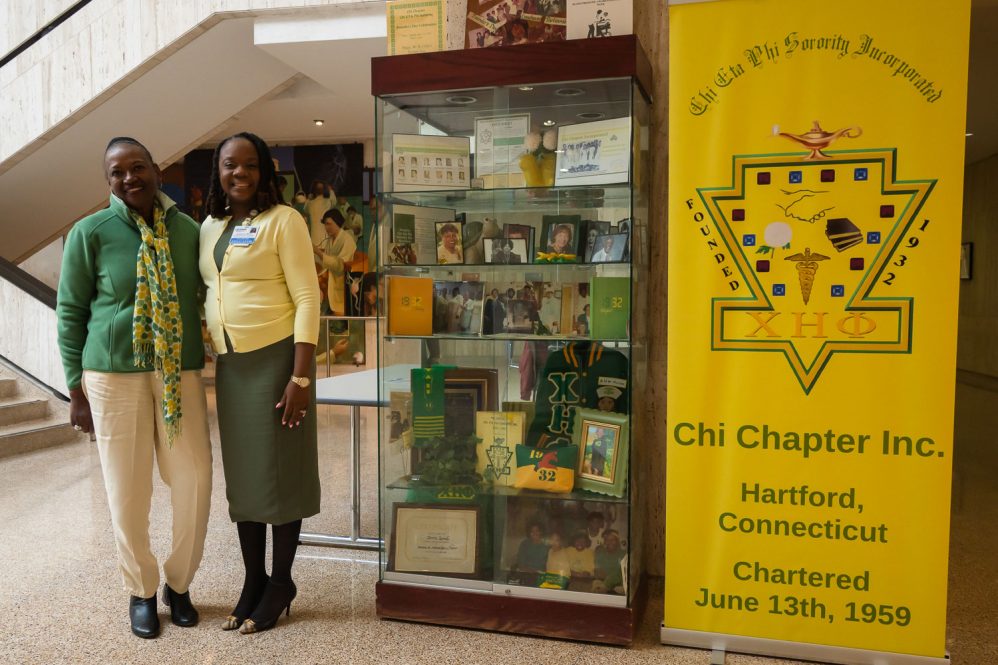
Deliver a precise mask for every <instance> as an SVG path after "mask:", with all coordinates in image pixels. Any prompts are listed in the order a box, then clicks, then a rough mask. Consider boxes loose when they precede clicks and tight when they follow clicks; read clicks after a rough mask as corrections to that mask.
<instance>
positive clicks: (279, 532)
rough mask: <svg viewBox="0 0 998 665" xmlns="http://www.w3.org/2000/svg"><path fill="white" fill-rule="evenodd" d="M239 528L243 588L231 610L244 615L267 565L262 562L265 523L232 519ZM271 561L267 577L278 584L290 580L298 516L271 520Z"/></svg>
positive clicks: (256, 597)
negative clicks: (278, 521) (286, 521)
mask: <svg viewBox="0 0 998 665" xmlns="http://www.w3.org/2000/svg"><path fill="white" fill-rule="evenodd" d="M236 529H237V530H238V531H239V547H240V548H241V549H242V552H243V565H244V566H245V567H246V579H245V580H244V581H243V592H242V595H241V596H240V597H239V604H238V605H237V606H236V610H235V612H234V614H235V615H236V616H239V617H242V618H245V617H247V616H249V615H250V613H251V612H252V611H253V609H254V608H255V607H256V604H257V602H259V600H260V597H261V596H262V595H263V590H264V587H266V586H267V568H266V566H265V565H264V562H265V559H266V553H267V525H266V524H264V523H262V522H236ZM272 530H273V535H274V561H273V566H272V567H271V574H270V579H272V580H274V582H277V583H279V584H288V583H290V582H291V564H293V563H294V560H295V552H296V551H297V550H298V536H299V535H300V534H301V520H295V521H294V522H288V523H287V524H275V525H273V527H272Z"/></svg>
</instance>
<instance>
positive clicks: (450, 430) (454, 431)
mask: <svg viewBox="0 0 998 665" xmlns="http://www.w3.org/2000/svg"><path fill="white" fill-rule="evenodd" d="M498 410H499V372H498V371H497V370H495V369H489V368H477V367H459V368H455V369H449V370H447V371H446V372H445V373H444V431H445V432H446V433H447V434H448V435H455V436H474V434H475V418H476V415H475V414H477V413H478V412H479V411H498Z"/></svg>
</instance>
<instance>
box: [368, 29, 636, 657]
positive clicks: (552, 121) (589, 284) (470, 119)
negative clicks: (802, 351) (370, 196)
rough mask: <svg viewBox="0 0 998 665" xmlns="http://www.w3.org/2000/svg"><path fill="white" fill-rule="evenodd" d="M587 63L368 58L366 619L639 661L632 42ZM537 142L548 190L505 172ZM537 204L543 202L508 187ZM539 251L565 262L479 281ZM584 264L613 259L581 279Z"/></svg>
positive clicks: (508, 52)
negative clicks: (371, 483)
mask: <svg viewBox="0 0 998 665" xmlns="http://www.w3.org/2000/svg"><path fill="white" fill-rule="evenodd" d="M599 47H600V48H599V49H594V48H593V43H592V42H587V41H584V40H576V41H568V42H559V43H545V44H534V45H521V46H516V47H515V48H497V49H477V50H469V51H457V52H441V53H428V54H416V55H409V56H393V57H389V58H375V59H374V62H373V65H372V79H373V81H372V90H373V92H374V94H375V95H376V96H377V100H376V107H375V122H376V132H375V154H376V160H377V171H378V175H379V178H380V183H381V186H382V191H381V192H380V193H379V194H378V206H379V213H380V220H379V223H378V225H377V238H376V247H377V257H378V271H379V278H380V279H379V280H378V281H379V284H381V285H383V287H384V293H385V308H386V316H385V320H384V321H383V322H381V321H379V346H378V354H379V367H381V368H384V369H383V370H380V371H381V372H382V376H381V378H380V379H379V381H378V385H379V396H378V402H379V403H380V404H381V405H383V406H382V408H381V414H380V418H379V426H378V431H379V453H378V464H379V479H380V480H379V482H380V483H381V485H380V497H379V499H380V510H381V519H380V524H381V538H382V540H383V542H384V543H385V544H386V549H385V551H384V552H383V554H382V557H381V560H380V562H379V563H380V581H379V582H378V586H377V610H378V615H379V616H381V617H385V618H395V619H404V620H410V621H424V622H428V623H436V624H444V625H453V626H462V627H468V628H480V629H487V630H500V631H507V632H515V633H524V634H531V635H543V636H549V637H557V638H567V639H576V640H586V641H592V642H602V643H609V644H629V643H630V641H631V639H632V638H633V634H634V624H635V619H636V607H637V606H638V603H639V602H640V596H639V594H640V591H641V584H640V582H641V566H640V563H641V562H640V558H641V557H640V555H639V552H640V548H639V543H640V538H641V534H640V528H639V520H637V519H635V515H634V506H635V502H636V500H637V497H638V494H639V490H640V488H638V487H636V486H635V485H634V483H633V482H632V480H633V477H634V474H633V464H632V462H631V460H632V452H631V451H633V450H634V448H635V447H636V446H639V445H642V442H641V441H640V440H636V439H635V431H634V429H633V427H632V420H633V418H632V415H633V412H634V402H635V401H636V400H637V399H639V395H640V394H641V392H642V391H643V390H644V389H645V384H644V376H645V375H646V365H647V358H646V354H647V335H646V329H647V308H646V302H645V297H646V292H647V289H646V288H645V285H646V283H647V272H648V260H649V252H648V238H649V232H648V224H649V218H648V206H649V199H650V196H649V177H648V166H649V164H650V161H651V157H650V154H649V141H650V117H651V113H650V97H649V95H648V94H647V91H648V90H650V81H651V77H650V67H648V61H647V58H646V57H645V56H644V53H643V51H642V50H641V48H640V45H639V44H638V43H637V40H636V38H635V37H634V36H632V35H627V36H623V37H613V38H608V39H603V40H600V42H599ZM476 63H477V64H476ZM504 123H510V125H511V126H515V127H516V128H517V129H516V131H518V132H520V133H519V134H510V135H504V136H503V137H502V138H503V141H504V142H503V143H493V144H492V145H493V149H491V152H490V149H489V148H486V147H483V146H484V145H485V144H486V143H487V142H488V141H491V140H492V138H496V137H497V134H495V133H493V134H490V137H491V138H485V137H486V134H485V133H482V131H483V127H484V128H486V131H489V132H502V131H505V130H504V129H503V127H505V126H506V125H504ZM586 123H601V124H594V125H593V126H590V127H586V126H585V125H586ZM552 127H553V128H554V129H552ZM538 130H539V131H553V132H556V133H557V135H558V136H557V141H556V142H555V144H554V145H553V146H552V145H551V144H550V141H549V142H548V143H549V145H548V147H547V148H546V150H547V152H544V154H543V155H541V154H540V149H539V148H537V150H538V151H539V152H538V153H537V154H536V155H534V158H535V160H536V164H537V165H538V169H539V168H540V165H541V164H542V162H543V164H546V168H547V171H546V172H545V174H544V178H535V177H534V176H536V175H537V174H536V173H525V172H524V171H523V169H526V170H527V171H528V172H529V171H531V170H532V169H531V166H532V165H531V164H530V162H528V161H523V162H522V166H521V161H520V157H522V156H523V151H524V150H525V149H526V148H525V147H524V146H526V145H527V144H528V143H530V141H527V140H526V139H528V138H530V139H531V140H532V138H533V135H532V134H531V133H530V132H533V131H538ZM587 132H588V134H587ZM580 137H582V138H580ZM592 137H595V139H594V138H592ZM562 139H564V141H562ZM593 140H599V141H602V143H601V144H600V145H602V146H606V150H605V151H604V152H602V153H601V152H600V150H602V148H599V147H598V146H596V144H595V143H592V141H593ZM573 141H574V143H573ZM496 146H505V147H506V148H508V150H506V152H504V153H503V155H502V156H497V152H499V151H500V150H499V149H498V148H496ZM542 157H544V159H542ZM552 160H554V164H553V166H554V167H555V170H554V171H553V172H552V171H551V169H550V167H551V166H552ZM573 160H575V161H573ZM601 160H602V161H601ZM559 168H560V169H562V170H559ZM437 169H439V173H438V172H437ZM552 173H555V174H558V175H560V176H561V177H558V178H557V180H554V177H553V176H552V175H551V174H552ZM564 173H568V174H570V175H568V176H565V175H561V174H564ZM441 174H442V175H441ZM528 175H530V176H531V177H530V178H528V177H527V176H528ZM573 177H574V178H576V179H575V180H571V178H573ZM545 178H547V180H545ZM451 180H453V181H455V182H463V183H465V184H467V183H470V182H471V181H472V180H474V181H475V185H476V188H474V189H471V188H452V186H451V184H450V182H451ZM545 181H546V182H548V183H549V184H550V182H552V181H555V182H558V183H559V185H558V186H547V187H536V186H518V185H523V184H525V183H530V184H536V183H539V182H545ZM569 182H571V183H572V184H566V183H569ZM479 184H481V185H484V186H485V187H487V188H481V189H479V188H477V185H479ZM402 190H412V191H402ZM462 223H463V226H462ZM448 225H451V226H452V227H456V228H450V227H448ZM566 226H567V227H569V228H568V229H565V228H564V227H566ZM525 227H529V228H525ZM507 234H508V235H507ZM559 236H561V237H560V238H559ZM601 236H604V239H603V240H600V237H601ZM609 236H613V237H612V238H610V237H609ZM455 237H456V238H457V239H459V241H460V249H458V245H457V244H456V243H455ZM499 238H509V239H514V240H518V241H520V242H518V243H510V244H509V245H508V246H496V245H495V244H494V243H491V242H488V241H490V240H495V239H499ZM566 238H567V240H566ZM521 242H522V243H523V244H520V243H521ZM489 247H491V250H490V251H491V252H492V253H491V254H487V253H486V252H487V251H489V250H487V248H489ZM554 247H567V248H571V250H570V251H561V252H560V253H561V254H563V255H570V254H573V253H575V254H580V255H581V256H579V257H578V259H579V262H571V263H569V262H565V263H544V262H542V263H523V262H521V263H502V262H497V263H486V257H488V258H489V260H490V261H502V260H517V259H520V260H523V259H527V260H529V259H535V258H536V257H537V255H538V253H539V250H540V251H542V252H543V251H546V250H547V249H548V248H554ZM597 247H599V248H600V249H602V254H601V255H600V258H608V259H613V260H612V261H610V260H608V261H605V262H604V261H596V262H583V260H584V259H585V258H587V256H586V254H589V256H590V257H591V256H593V255H595V252H596V248H597ZM611 250H613V251H611ZM552 251H553V250H552ZM511 257H512V258H511ZM389 259H390V260H392V261H397V262H405V261H413V263H415V264H399V263H393V264H388V263H387V261H388V260H389ZM434 259H436V260H437V261H438V262H434ZM449 261H454V262H453V263H451V262H449ZM419 262H421V263H419ZM523 330H550V331H552V332H555V333H556V334H552V335H539V334H533V333H524V332H518V331H523ZM399 333H404V334H399ZM482 342H485V343H484V344H483V343H482ZM488 342H492V343H491V344H490V343H488ZM400 368H402V369H400ZM385 377H390V379H391V380H388V379H386V378H385ZM414 449H415V450H416V451H418V454H414V452H413V450H414ZM427 462H430V463H432V466H425V464H426V463H427ZM472 467H473V468H472ZM413 473H416V474H423V478H432V479H433V480H434V481H436V480H438V479H441V478H453V479H455V480H456V479H458V478H469V477H476V478H481V479H483V480H482V481H480V482H477V483H473V484H464V485H462V484H460V483H453V484H446V483H441V484H436V485H431V484H427V483H425V482H422V481H420V480H419V479H415V480H414V478H413V475H412V474H413ZM493 481H495V482H493ZM506 481H510V483H511V484H512V483H515V484H517V485H521V487H519V488H517V487H512V486H509V485H506V484H501V483H505V482H506ZM549 483H551V484H549ZM548 489H552V490H555V489H556V490H558V491H545V490H548ZM593 489H598V490H600V491H599V492H595V491H592V490H593ZM603 491H606V492H607V493H606V494H603V493H602V492H603ZM617 495H619V496H617Z"/></svg>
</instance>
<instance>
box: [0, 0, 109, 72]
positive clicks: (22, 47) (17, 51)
mask: <svg viewBox="0 0 998 665" xmlns="http://www.w3.org/2000/svg"><path fill="white" fill-rule="evenodd" d="M89 4H90V0H80V2H77V3H76V4H75V5H73V6H72V7H70V8H69V9H67V10H66V11H64V12H63V13H61V14H59V15H58V16H56V17H55V18H54V19H52V20H51V21H49V22H48V23H46V24H45V25H43V26H42V27H41V28H40V29H39V30H38V31H37V32H36V33H34V34H33V35H31V36H30V37H28V38H27V39H25V40H24V41H23V42H21V43H20V44H18V45H17V46H16V47H14V50H12V51H10V52H8V53H7V54H6V55H5V56H3V58H0V67H4V66H6V65H7V64H8V63H10V62H11V61H13V60H14V58H16V57H17V56H19V55H21V54H22V53H24V52H25V51H27V50H28V49H29V48H31V47H32V46H34V45H35V44H37V43H38V42H39V41H41V39H42V37H44V36H45V35H47V34H48V33H50V32H52V31H53V30H55V29H56V28H57V27H59V26H60V25H61V24H62V23H64V22H66V20H67V19H69V18H70V17H71V16H73V14H75V13H76V12H78V11H80V10H81V9H83V8H84V7H86V6H87V5H89Z"/></svg>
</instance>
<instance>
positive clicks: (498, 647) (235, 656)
mask: <svg viewBox="0 0 998 665" xmlns="http://www.w3.org/2000/svg"><path fill="white" fill-rule="evenodd" d="M957 396H958V408H957V423H958V424H957V440H958V447H957V453H958V454H957V455H956V473H955V476H954V502H953V506H954V507H953V527H952V545H951V562H950V598H949V626H948V635H949V640H948V646H949V649H950V651H951V654H952V657H953V662H954V663H973V664H975V665H986V664H989V663H991V664H994V663H998V558H996V555H995V554H996V547H995V544H996V542H998V480H996V479H998V452H996V450H995V446H994V443H995V440H994V436H993V433H994V432H995V431H998V393H993V392H987V391H982V390H978V389H975V388H970V387H967V386H960V387H959V388H958V392H957ZM367 418H369V419H370V420H366V421H365V441H366V442H373V441H374V440H375V439H374V438H372V436H373V427H374V423H373V415H369V416H367ZM346 419H347V412H346V409H342V408H335V407H326V408H324V409H323V414H322V427H323V432H324V436H323V437H322V439H323V448H322V451H321V453H320V454H321V459H322V464H323V472H322V473H323V481H324V486H323V491H324V503H323V506H324V510H323V514H322V515H321V516H319V517H316V518H313V519H311V520H309V521H308V524H307V525H306V528H308V529H311V530H313V531H324V532H332V533H339V534H343V533H346V532H347V528H348V524H349V521H348V519H349V518H348V515H347V505H348V503H347V501H346V498H347V496H348V495H347V490H346V481H345V478H346V476H345V474H346V469H347V467H346V465H345V463H344V460H345V454H346V451H347V449H346V446H347V439H346V436H345V435H343V436H337V435H335V434H334V433H335V432H345V431H346V423H347V420H346ZM215 450H216V455H215V493H214V496H213V499H212V513H211V523H210V526H209V533H208V541H207V545H206V551H205V557H204V562H203V565H202V567H201V570H200V572H199V573H198V577H197V579H196V580H195V582H194V585H193V587H192V595H193V597H194V600H195V602H196V603H197V605H198V606H199V608H200V609H201V613H202V618H203V621H202V623H201V625H199V626H198V627H196V628H190V629H181V628H176V627H174V626H173V625H171V624H169V622H168V621H165V622H164V629H163V633H162V635H161V636H160V638H159V639H157V640H140V639H137V638H135V637H133V636H132V635H131V634H130V633H129V631H128V619H127V610H126V606H127V598H126V597H125V596H124V594H123V592H122V591H121V590H120V579H119V575H118V572H117V567H116V563H115V554H114V546H113V543H112V540H111V528H110V520H109V517H108V511H107V503H106V499H105V495H104V487H103V482H102V479H101V473H100V465H99V462H98V459H97V454H96V451H95V450H94V449H93V447H92V446H90V445H87V444H73V445H71V446H66V447H62V448H54V449H49V450H43V451H38V452H35V453H30V454H26V455H21V456H17V457H13V458H8V459H5V460H3V462H2V463H0V516H2V520H3V522H2V523H3V530H2V535H3V537H2V538H0V662H2V663H17V664H19V665H20V664H24V663H39V664H42V663H44V664H49V663H156V664H162V663H212V664H223V663H295V664H296V665H304V664H306V663H351V664H353V663H356V664H363V663H395V664H399V665H407V664H410V663H411V664H417V663H434V664H436V663H461V664H462V665H463V664H466V663H497V664H498V663H510V664H516V665H526V664H530V665H540V664H546V663H676V664H686V663H688V664H696V665H706V664H707V663H709V662H710V654H709V652H706V651H700V650H693V649H677V648H670V647H664V646H661V645H660V644H659V643H658V639H657V638H658V622H659V620H660V617H661V600H660V598H661V582H660V581H659V582H657V583H656V582H655V581H652V583H651V584H652V590H651V592H650V597H651V599H652V600H651V601H650V603H649V607H648V608H647V610H646V612H645V613H644V617H643V620H642V624H641V629H640V632H639V634H638V636H637V639H636V641H635V645H634V647H633V648H631V649H620V648H614V647H601V646H593V645H585V644H576V643H570V642H563V641H556V640H545V639H537V638H529V637H519V636H510V635H502V634H491V633H483V632H477V631H465V630H456V629H450V628H443V627H437V626H428V625H419V624H408V623H399V622H391V621H379V620H378V619H377V618H376V617H375V613H374V583H375V581H376V580H377V563H376V557H375V556H374V555H373V554H367V553H353V552H350V551H347V550H341V549H330V548H320V547H303V548H301V549H300V550H299V557H298V561H297V563H296V566H295V577H296V579H297V582H298V585H299V588H300V593H299V598H298V599H297V600H296V601H295V603H294V606H293V608H292V615H291V619H290V620H286V619H282V621H281V623H280V625H279V626H278V629H276V630H273V631H270V632H266V633H261V634H258V635H253V636H242V635H239V634H238V633H234V632H232V633H224V632H222V631H221V630H219V629H218V628H217V625H218V624H219V622H220V621H221V619H222V618H223V617H224V616H225V615H226V614H227V613H228V612H229V610H230V609H231V606H232V604H233V601H234V600H235V598H236V596H237V595H238V590H239V585H240V583H241V574H240V568H241V563H240V559H239V550H238V546H237V543H236V537H235V529H234V528H233V526H232V524H231V523H230V522H229V520H228V516H227V514H226V506H225V495H224V484H223V480H222V472H221V460H220V457H219V455H218V452H217V451H218V446H217V441H216V442H215ZM364 464H365V466H364V479H365V502H364V511H365V522H364V523H365V530H366V531H367V532H368V533H370V534H373V533H374V532H375V531H376V504H375V502H376V498H375V492H374V484H375V483H374V479H375V477H376V470H375V466H374V465H375V459H374V452H373V443H371V444H369V445H368V447H367V449H366V450H365V457H364ZM168 533H169V503H168V496H167V494H166V492H165V488H164V487H163V486H162V484H161V483H160V482H159V481H158V479H157V484H156V495H155V497H154V503H153V514H152V535H153V546H154V549H155V551H156V552H157V553H158V554H163V553H165V552H166V551H167V547H168ZM161 615H162V609H161ZM164 618H165V616H164ZM790 662H791V661H785V660H773V659H766V658H759V657H752V656H744V655H737V654H729V655H728V657H727V663H729V664H730V665H757V664H764V663H771V664H776V663H784V664H786V663H790Z"/></svg>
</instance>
